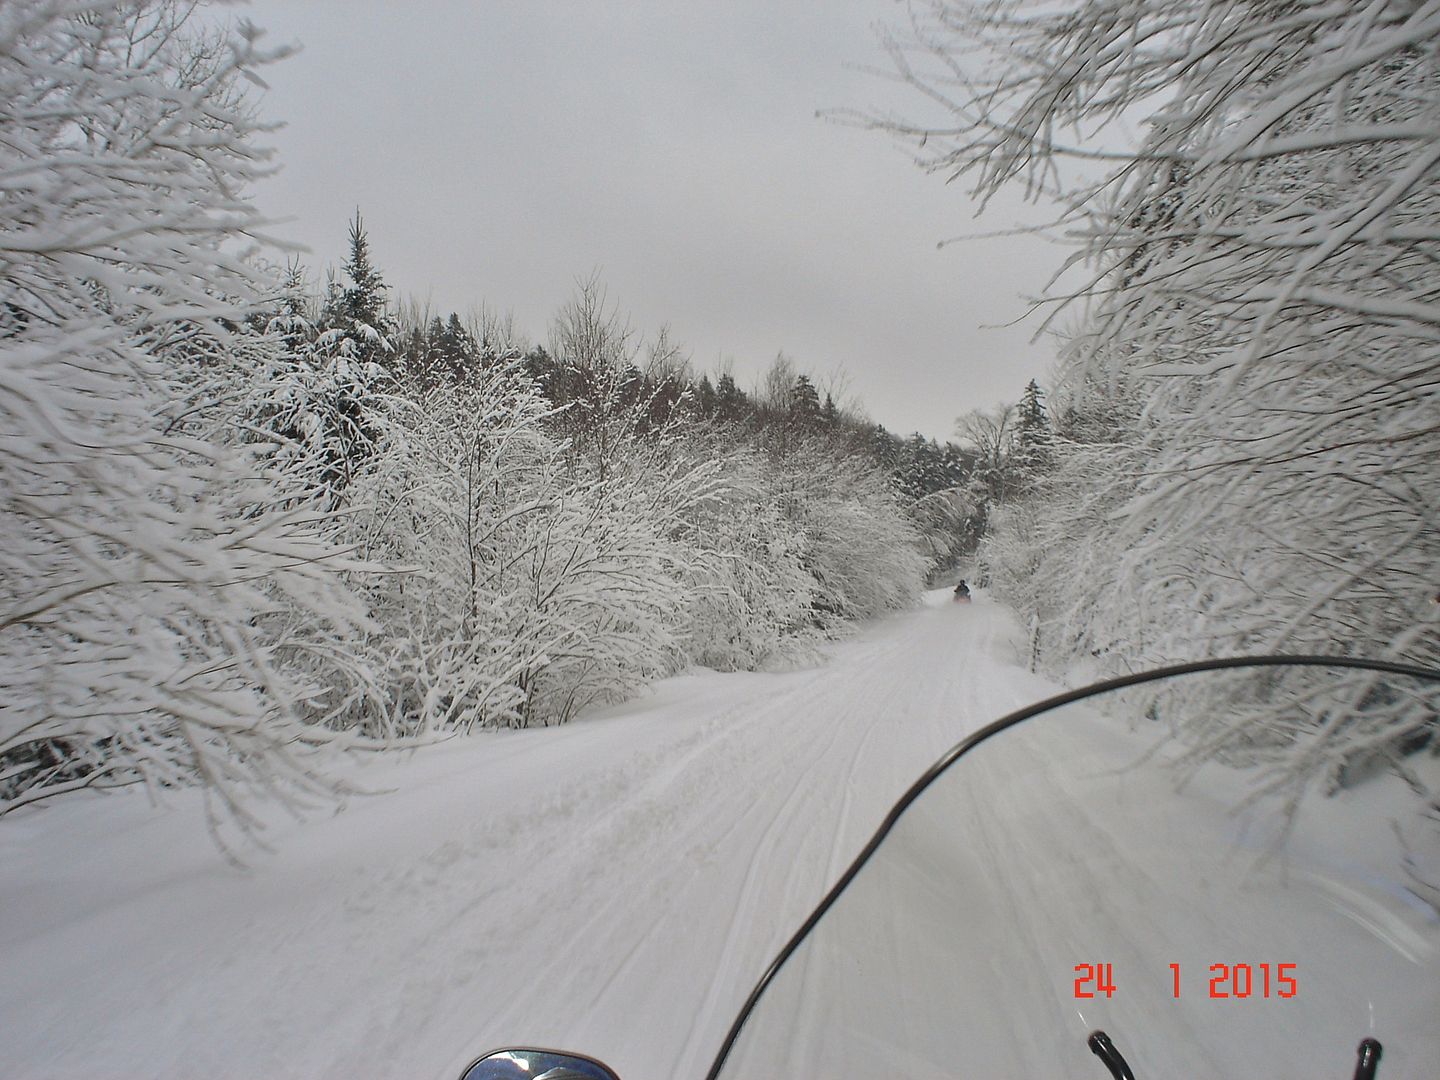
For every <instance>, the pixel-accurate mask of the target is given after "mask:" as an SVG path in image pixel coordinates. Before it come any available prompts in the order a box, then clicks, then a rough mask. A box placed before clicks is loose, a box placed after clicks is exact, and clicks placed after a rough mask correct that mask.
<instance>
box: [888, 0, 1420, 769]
mask: <svg viewBox="0 0 1440 1080" xmlns="http://www.w3.org/2000/svg"><path fill="white" fill-rule="evenodd" d="M892 46H893V47H892V56H893V57H894V60H895V62H896V64H897V65H898V69H899V71H900V73H901V75H902V77H904V78H905V79H907V80H909V81H911V82H912V83H913V84H914V85H915V86H917V87H918V88H920V89H921V90H922V91H923V92H924V93H925V94H926V95H927V97H928V99H929V100H930V101H931V102H932V103H934V104H936V105H938V106H939V107H940V108H942V109H943V110H944V112H945V114H946V115H945V119H944V121H943V122H942V123H938V124H933V125H930V124H921V125H914V126H906V125H903V124H897V123H894V122H892V121H888V120H885V119H883V118H880V119H876V120H875V121H874V122H875V123H876V124H878V125H879V126H882V127H885V128H887V129H889V130H891V131H899V132H901V133H903V134H906V135H908V136H912V137H914V138H915V139H916V140H917V142H918V143H919V144H920V145H922V146H923V147H924V149H923V151H922V153H923V154H924V155H925V160H926V162H927V164H928V165H929V166H930V167H931V168H934V169H936V170H940V171H943V172H945V173H946V174H947V175H950V176H952V177H954V176H968V177H970V178H971V179H972V180H973V181H974V185H975V190H976V191H977V192H978V193H979V194H980V195H981V196H982V197H987V196H989V195H992V194H993V193H995V192H996V191H998V190H1000V189H1001V188H1002V187H1005V186H1007V185H1009V184H1011V183H1012V182H1013V183H1019V184H1022V185H1024V186H1025V187H1027V188H1028V190H1030V191H1031V192H1035V193H1039V192H1043V193H1047V194H1051V195H1055V196H1057V197H1058V199H1059V201H1060V206H1061V209H1062V213H1063V215H1064V217H1065V219H1066V221H1067V223H1068V225H1069V226H1070V229H1071V231H1072V233H1075V234H1078V235H1079V236H1080V237H1081V239H1082V242H1083V243H1084V250H1083V251H1082V255H1083V256H1084V258H1085V260H1086V263H1087V265H1088V266H1089V271H1088V272H1089V274H1090V277H1089V279H1088V282H1087V283H1085V284H1083V285H1082V286H1081V287H1080V288H1078V289H1076V290H1075V291H1074V294H1073V295H1074V297H1075V298H1078V299H1081V300H1083V301H1084V302H1085V304H1086V305H1087V307H1086V313H1085V322H1084V324H1083V326H1082V328H1081V330H1080V332H1079V333H1078V335H1077V336H1076V338H1075V339H1074V341H1073V344H1072V347H1071V348H1070V350H1069V353H1068V359H1067V362H1066V368H1065V370H1064V371H1063V372H1062V379H1061V382H1062V384H1063V385H1065V386H1067V387H1068V388H1067V389H1066V395H1067V397H1068V402H1067V408H1070V409H1073V410H1074V413H1075V415H1076V416H1077V417H1080V418H1090V419H1100V420H1101V427H1102V429H1103V426H1104V424H1109V423H1111V422H1112V421H1118V425H1119V426H1112V427H1111V428H1110V432H1109V434H1107V435H1105V436H1104V439H1105V440H1106V441H1109V442H1110V443H1111V444H1112V445H1116V446H1121V447H1125V448H1126V449H1125V450H1124V452H1122V453H1121V454H1120V455H1119V460H1121V461H1122V462H1123V463H1124V465H1125V466H1126V468H1128V469H1129V470H1130V472H1129V475H1128V476H1125V475H1121V474H1119V473H1117V472H1116V471H1115V469H1114V468H1113V467H1112V466H1111V465H1109V464H1107V463H1105V462H1102V461H1099V460H1098V459H1097V458H1096V456H1095V455H1094V453H1093V452H1092V448H1093V447H1094V446H1095V445H1097V443H1096V442H1095V441H1092V440H1091V439H1090V438H1088V437H1087V438H1081V439H1078V440H1075V445H1073V446H1071V447H1069V448H1067V447H1066V446H1065V445H1063V441H1064V440H1063V433H1062V441H1061V444H1058V445H1057V454H1058V456H1059V457H1060V458H1061V459H1065V458H1068V459H1069V460H1068V463H1067V462H1066V461H1064V460H1062V461H1061V462H1060V464H1059V466H1058V467H1059V474H1060V475H1065V476H1069V477H1070V478H1071V479H1072V480H1083V479H1084V478H1083V477H1080V476H1077V474H1076V469H1075V466H1076V464H1077V463H1083V462H1088V463H1089V464H1091V465H1092V466H1094V468H1095V473H1094V475H1093V476H1092V477H1091V479H1090V481H1089V486H1090V489H1091V491H1092V493H1093V496H1092V497H1091V498H1088V499H1087V498H1076V499H1075V500H1073V501H1072V502H1071V503H1070V504H1069V505H1068V509H1065V504H1064V503H1063V502H1061V501H1060V500H1057V499H1052V500H1051V503H1050V507H1051V509H1052V510H1053V511H1054V512H1061V511H1062V509H1063V512H1064V513H1066V514H1069V515H1071V516H1070V517H1069V519H1068V521H1066V522H1065V527H1064V528H1063V529H1061V530H1060V532H1061V537H1060V539H1061V545H1062V546H1061V548H1059V549H1051V550H1052V551H1056V552H1057V553H1058V552H1060V551H1063V552H1064V553H1065V556H1066V557H1065V558H1064V560H1063V562H1064V563H1065V565H1063V566H1059V565H1053V564H1052V567H1051V570H1050V571H1046V570H1045V569H1044V566H1043V564H1042V567H1041V568H1040V569H1039V570H1037V571H1036V572H1037V573H1040V574H1045V573H1047V572H1048V573H1053V574H1054V576H1053V577H1052V578H1051V579H1050V580H1051V581H1052V582H1054V583H1056V584H1057V585H1058V584H1060V583H1061V582H1062V581H1063V578H1064V576H1068V577H1069V578H1070V579H1071V580H1079V581H1084V582H1089V583H1097V584H1094V586H1093V587H1094V588H1095V589H1097V590H1099V592H1100V595H1096V596H1094V597H1092V599H1093V600H1095V602H1094V603H1085V602H1082V601H1081V598H1080V596H1079V595H1078V594H1076V593H1074V592H1072V593H1071V597H1072V602H1071V603H1070V604H1069V607H1068V609H1067V610H1065V611H1061V612H1056V613H1055V617H1056V618H1057V620H1059V621H1058V622H1057V623H1056V625H1055V627H1054V629H1055V631H1056V632H1055V633H1054V634H1053V635H1052V639H1053V640H1056V641H1058V642H1061V643H1067V644H1071V645H1073V647H1074V648H1075V649H1077V650H1084V651H1085V652H1094V653H1099V654H1100V655H1102V656H1103V657H1106V658H1107V659H1108V660H1109V661H1110V662H1111V663H1113V664H1115V665H1116V666H1117V667H1128V666H1130V665H1133V664H1135V663H1136V662H1143V661H1145V660H1159V659H1175V658H1183V657H1191V656H1197V655H1211V654H1215V653H1223V652H1231V651H1255V650H1288V651H1320V652H1344V653H1355V654H1370V655H1381V656H1391V657H1403V658H1406V659H1410V660H1416V661H1422V662H1428V663H1430V664H1435V663H1437V662H1440V632H1437V630H1440V607H1437V606H1436V605H1435V604H1434V603H1432V595H1433V591H1434V580H1433V579H1434V568H1435V566H1436V565H1437V564H1440V528H1437V517H1436V514H1437V510H1436V508H1437V506H1440V470H1437V469H1436V468H1435V467H1434V462H1435V461H1436V460H1440V426H1437V425H1436V423H1435V416H1436V415H1437V412H1440V386H1437V383H1436V380H1435V377H1434V373H1435V371H1436V370H1437V369H1440V344H1437V340H1436V336H1435V326H1436V325H1437V322H1440V297H1437V294H1436V290H1435V266H1436V261H1437V256H1440V164H1437V163H1440V82H1437V78H1436V70H1437V68H1436V62H1437V57H1440V11H1437V10H1436V9H1435V7H1434V6H1433V5H1429V4H1425V3H1410V2H1402V0H1374V2H1371V3H1360V4H1354V5H1342V6H1338V7H1335V6H1325V5H1303V4H1302V5H1276V4H1274V3H1270V2H1268V0H1242V2H1230V0H1179V2H1176V0H1163V2H1162V0H1139V2H1136V3H1132V4H1126V5H1123V6H1120V7H1117V6H1116V5H1114V4H1111V3H1107V2H1103V0H1079V2H1073V3H1067V4H1061V5H1058V6H1057V5H1054V4H1047V3H1041V2H1029V0H1002V2H999V3H985V4H973V5H972V4H962V3H949V2H935V3H932V4H930V5H928V6H927V7H925V8H924V10H923V11H922V12H921V13H919V14H917V16H916V17H915V19H914V20H913V22H912V24H911V27H910V29H909V30H908V31H907V32H906V34H905V35H904V37H903V38H901V37H897V38H896V39H894V40H893V41H892ZM1135 120H1143V123H1142V124H1140V125H1139V126H1138V128H1136V127H1135V126H1134V125H1133V121H1135ZM1122 123H1123V124H1124V126H1126V127H1130V128H1131V129H1132V130H1138V131H1140V132H1141V136H1140V139H1139V141H1138V142H1127V137H1126V136H1125V135H1124V134H1123V132H1122V131H1121V127H1122ZM1117 389H1120V390H1123V392H1124V393H1125V394H1127V395H1130V397H1129V400H1130V401H1133V402H1137V403H1138V407H1136V408H1134V409H1130V408H1129V407H1128V405H1127V404H1124V403H1122V404H1121V405H1120V407H1118V408H1113V406H1114V404H1115V401H1116V391H1117ZM1107 411H1108V414H1109V416H1110V418H1111V419H1110V420H1104V419H1103V418H1104V417H1105V415H1106V414H1107ZM1061 426H1062V428H1063V426H1064V425H1061ZM1050 490H1051V491H1052V493H1054V490H1055V489H1054V488H1053V487H1052V488H1051V489H1050ZM1100 505H1104V506H1106V507H1107V509H1108V513H1106V514H1105V515H1103V516H1099V517H1097V516H1096V515H1095V513H1094V511H1095V508H1096V507H1097V506H1100ZM1092 530H1093V531H1092ZM1063 652H1064V646H1062V650H1061V653H1062V655H1063ZM1368 685H1369V680H1365V679H1362V678H1360V677H1357V678H1356V689H1355V693H1354V695H1353V699H1354V701H1355V703H1356V708H1355V710H1354V711H1353V712H1352V713H1351V714H1349V715H1348V716H1327V717H1313V716H1306V715H1304V714H1303V710H1301V713H1300V714H1299V715H1296V716H1289V717H1286V718H1284V719H1283V720H1282V721H1280V722H1279V723H1280V725H1281V726H1282V727H1284V726H1285V725H1289V726H1288V728H1286V730H1289V731H1291V732H1308V733H1310V734H1311V735H1312V736H1314V737H1315V738H1316V739H1317V740H1318V742H1317V743H1316V744H1315V745H1316V746H1317V747H1318V749H1316V750H1315V752H1313V753H1312V752H1309V751H1307V752H1306V753H1304V754H1298V753H1297V754H1295V755H1293V756H1289V757H1287V754H1289V751H1287V750H1286V749H1285V746H1286V742H1287V740H1285V739H1279V740H1275V741H1273V742H1269V743H1267V742H1265V740H1263V739H1262V740H1256V739H1255V738H1254V732H1255V731H1257V730H1260V728H1258V727H1257V726H1256V723H1255V722H1254V712H1253V710H1251V709H1227V710H1224V711H1223V712H1224V715H1226V716H1228V717H1230V718H1231V720H1232V724H1231V726H1228V727H1227V728H1225V730H1224V732H1223V733H1221V734H1217V733H1216V732H1214V731H1213V730H1211V731H1209V732H1208V734H1207V735H1206V745H1207V746H1209V747H1210V748H1211V750H1213V751H1214V752H1217V753H1219V752H1223V751H1224V749H1225V746H1226V740H1227V739H1228V740H1232V741H1233V742H1234V743H1235V744H1237V745H1243V746H1246V747H1249V748H1251V749H1253V750H1254V751H1255V752H1256V753H1258V754H1261V755H1262V756H1268V759H1269V760H1272V761H1274V762H1275V763H1276V768H1277V775H1279V776H1280V777H1282V778H1285V779H1286V780H1287V781H1288V782H1294V783H1304V782H1305V781H1306V780H1307V779H1309V778H1311V777H1313V776H1314V775H1315V774H1316V773H1317V772H1319V771H1324V770H1326V769H1330V768H1335V767H1338V766H1339V764H1341V763H1343V762H1344V761H1345V760H1346V759H1347V757H1348V756H1350V755H1353V754H1369V753H1375V752H1380V753H1392V754H1394V755H1398V754H1399V753H1400V752H1401V749H1400V748H1404V747H1412V748H1413V746H1414V743H1415V737H1416V735H1417V733H1423V732H1424V731H1426V730H1430V729H1428V728H1427V727H1426V725H1433V721H1432V720H1431V719H1429V718H1430V717H1433V714H1434V707H1433V703H1431V704H1429V705H1428V706H1427V705H1426V704H1425V703H1423V702H1414V701H1411V702H1409V703H1408V704H1407V705H1406V706H1405V707H1397V708H1394V709H1389V708H1387V709H1381V710H1377V709H1375V708H1373V707H1372V708H1362V707H1361V705H1360V703H1362V702H1366V701H1371V702H1373V701H1374V698H1373V697H1372V696H1367V695H1368V694H1369V693H1370V691H1369V689H1367V687H1368ZM1273 689H1274V688H1273V687H1272V690H1273ZM1297 697H1298V698H1302V699H1303V694H1298V692H1297ZM1285 699H1286V696H1285V694H1283V693H1280V692H1278V691H1277V692H1275V693H1272V695H1271V696H1270V698H1269V699H1268V700H1269V701H1270V702H1271V703H1272V704H1273V703H1274V702H1277V701H1283V700H1285ZM1267 707H1268V706H1267ZM1362 714H1363V715H1362ZM1272 719H1273V717H1272Z"/></svg>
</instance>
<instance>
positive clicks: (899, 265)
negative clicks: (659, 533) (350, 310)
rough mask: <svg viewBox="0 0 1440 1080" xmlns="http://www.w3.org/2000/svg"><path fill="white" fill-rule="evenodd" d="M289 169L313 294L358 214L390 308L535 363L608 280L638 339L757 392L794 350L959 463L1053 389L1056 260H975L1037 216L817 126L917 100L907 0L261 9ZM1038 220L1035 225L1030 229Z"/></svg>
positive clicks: (873, 143) (872, 141) (330, 0)
mask: <svg viewBox="0 0 1440 1080" xmlns="http://www.w3.org/2000/svg"><path fill="white" fill-rule="evenodd" d="M242 11H243V12H244V13H245V14H246V15H247V16H248V17H249V18H250V19H251V20H253V21H254V22H255V23H256V24H257V25H259V26H261V27H263V28H265V29H266V30H267V35H266V38H265V40H266V42H267V43H268V44H282V43H298V44H300V45H301V46H303V48H302V51H301V52H300V53H299V54H298V55H296V56H294V57H291V58H290V59H288V60H286V61H284V62H283V63H281V64H278V65H274V66H272V67H270V68H268V69H266V71H265V72H264V75H265V78H266V80H267V82H269V84H270V90H269V91H268V92H267V93H266V94H265V95H264V97H263V100H262V105H261V107H262V111H263V113H264V115H265V116H266V117H267V118H268V119H272V120H280V121H284V122H285V124H286V126H285V127H284V128H283V129H282V130H281V131H279V132H277V133H276V134H275V135H274V136H273V137H272V139H271V141H272V143H273V144H274V145H275V146H276V147H277V149H278V150H279V161H280V163H281V165H282V166H283V167H282V169H281V171H280V173H279V175H278V176H277V177H276V178H274V179H273V180H269V181H267V182H266V183H265V184H264V186H263V187H262V188H261V189H260V191H259V192H258V199H259V203H260V206H261V208H262V210H264V211H265V212H266V213H267V214H269V215H270V216H272V217H279V218H282V219H287V220H286V224H284V225H283V226H281V227H279V228H276V229H275V230H274V231H275V232H276V233H277V234H278V235H280V236H282V237H284V238H286V239H288V240H292V241H295V242H298V243H300V244H303V245H305V246H306V247H307V248H308V249H309V251H310V254H309V255H308V256H306V257H305V260H306V262H307V264H308V265H309V266H310V267H311V268H312V271H313V272H314V273H315V274H316V276H321V275H323V270H324V268H325V267H326V266H327V265H334V264H338V263H339V262H340V261H342V260H343V258H344V255H345V235H346V224H347V221H348V219H349V218H350V217H351V215H352V214H353V213H354V210H355V208H356V207H357V206H358V207H359V208H360V210H361V212H362V213H363V215H364V218H365V224H366V227H367V229H368V231H369V234H370V239H371V250H372V253H373V255H374V258H375V261H376V263H377V265H378V266H379V267H380V268H381V270H382V271H383V272H384V274H385V277H386V280H387V281H388V282H389V283H390V284H391V285H392V286H393V287H394V288H395V290H396V291H397V293H399V294H402V295H412V296H415V297H417V298H419V299H421V300H427V299H428V300H429V302H430V303H431V305H432V307H433V308H434V309H435V310H437V311H438V312H440V313H442V314H443V313H448V312H449V311H451V310H457V311H460V312H461V313H465V312H467V311H469V310H470V309H472V308H474V307H478V306H479V305H480V304H482V303H483V304H485V305H487V306H489V307H491V308H494V309H498V310H500V311H507V310H508V311H511V312H513V314H514V316H515V319H516V322H517V324H518V326H519V327H520V329H521V330H522V331H524V332H525V333H526V334H527V335H528V336H529V337H530V338H531V339H532V340H534V341H539V342H542V343H543V342H544V341H545V340H546V338H547V336H548V326H549V322H550V319H551V317H552V315H553V314H554V312H555V311H556V309H557V308H558V307H559V306H560V305H561V304H562V303H564V302H565V301H566V300H567V299H568V298H569V297H570V296H572V295H573V293H574V291H575V284H576V280H577V279H579V278H583V277H586V276H588V275H589V274H590V273H591V272H592V271H598V272H599V273H600V275H601V278H602V280H603V281H604V283H605V284H606V286H607V287H608V290H609V296H610V298H611V299H612V300H613V301H614V302H616V304H617V305H618V306H619V309H620V311H621V312H622V314H624V315H625V316H627V317H628V318H629V320H630V322H631V324H632V325H633V327H634V328H635V330H636V331H637V332H638V333H639V334H640V335H642V336H643V337H644V338H647V339H648V338H650V337H653V335H654V333H655V332H656V331H657V330H658V329H659V327H660V326H661V324H662V323H668V324H669V326H670V329H671V334H672V337H673V338H674V339H675V340H676V341H678V342H679V343H681V344H682V345H683V346H684V347H685V348H686V349H687V351H688V352H689V353H690V354H691V358H692V363H693V365H694V366H695V367H696V368H697V369H701V370H713V369H714V368H715V367H716V366H717V364H718V363H719V362H720V361H721V360H722V359H726V358H728V359H729V360H730V361H731V362H732V363H733V370H734V372H735V375H736V378H737V381H739V382H740V384H741V385H742V386H747V387H748V386H750V385H752V384H753V382H754V381H755V380H756V378H757V377H758V376H759V374H760V372H761V371H763V370H764V368H765V367H767V366H768V365H769V363H770V361H771V360H772V359H773V358H774V356H775V354H776V353H777V352H778V351H781V350H783V351H784V352H785V353H786V354H787V355H788V356H790V357H792V358H793V360H794V361H795V363H796V365H797V366H798V367H799V368H800V369H801V370H810V371H812V372H813V373H814V374H815V376H816V377H817V381H819V382H820V384H821V385H822V386H823V385H824V384H825V383H826V381H827V379H830V378H832V377H833V376H834V375H835V374H837V373H839V374H842V375H843V377H844V380H845V384H846V386H847V389H848V392H849V394H851V395H852V396H854V397H858V398H859V399H860V401H861V402H862V403H863V406H864V408H865V409H866V411H867V412H868V413H869V415H870V416H871V417H872V418H873V419H874V420H875V421H877V422H879V423H883V424H884V425H885V426H886V427H888V428H890V429H891V430H892V431H896V432H900V433H908V432H911V431H915V430H918V431H922V432H924V433H925V434H926V435H930V436H934V437H937V438H940V439H944V438H947V437H949V436H950V435H951V434H952V431H953V425H954V420H955V417H956V416H958V415H959V414H960V413H962V412H964V411H966V410H967V409H970V408H974V407H980V406H989V405H991V404H993V403H995V402H996V401H999V400H1007V401H1011V400H1014V399H1016V398H1017V397H1018V396H1019V394H1020V391H1021V389H1022V388H1023V386H1024V385H1025V383H1026V381H1027V380H1028V379H1030V378H1031V377H1038V378H1040V379H1041V380H1042V382H1043V381H1044V376H1045V374H1046V371H1047V370H1048V368H1049V366H1050V363H1051V360H1052V357H1053V346H1052V345H1051V344H1050V343H1049V342H1047V341H1045V340H1043V339H1042V340H1041V341H1039V342H1037V343H1034V344H1032V343H1031V342H1030V340H1029V339H1030V337H1031V335H1032V334H1033V332H1034V330H1035V323H1034V322H1033V320H1032V321H1028V322H1026V323H1025V324H1023V325H1021V326H1019V327H1013V326H1012V327H1007V328H997V329H987V328H985V327H986V326H989V325H993V324H997V323H1005V322H1010V321H1011V320H1013V319H1015V318H1017V317H1018V316H1020V315H1021V314H1022V313H1023V312H1024V310H1025V306H1026V305H1025V304H1024V300H1023V297H1024V296H1026V295H1033V294H1035V293H1037V292H1039V291H1040V290H1041V289H1042V288H1043V286H1044V284H1045V281H1046V280H1047V278H1048V277H1049V275H1050V273H1051V271H1052V270H1053V269H1054V267H1055V266H1056V265H1057V264H1058V263H1059V261H1060V260H1061V259H1062V258H1063V256H1064V251H1063V249H1061V248H1058V247H1056V246H1053V245H1050V244H1047V243H1045V242H1043V241H1041V240H1038V239H1034V238H1014V237H1009V238H1003V239H997V240H984V241H978V240H977V241H966V242H964V243H960V244H953V245H949V246H947V247H945V248H944V249H941V250H937V247H936V243H937V241H939V240H941V239H944V238H947V237H952V236H955V235H957V234H964V233H971V232H978V231H992V230H995V229H1000V228H1005V227H1009V226H1012V225H1014V224H1016V223H1018V222H1020V221H1022V220H1029V221H1037V220H1039V219H1040V218H1041V216H1042V215H1041V213H1040V212H1038V211H1036V210H1035V209H1033V208H1028V207H1024V206H1021V205H1019V204H1016V203H1006V204H996V205H992V208H991V210H990V211H989V212H988V213H987V214H986V216H985V217H984V218H983V219H980V220H979V221H977V220H976V219H975V218H974V217H973V214H974V208H973V205H972V203H971V201H970V200H969V198H968V197H967V195H966V192H965V191H964V190H962V189H961V188H960V187H958V186H955V185H948V186H947V185H946V184H945V183H944V182H943V180H942V178H940V177H938V176H928V175H926V174H925V173H924V172H923V171H922V170H920V169H919V168H918V167H916V166H915V164H914V163H913V161H912V160H911V158H910V157H909V156H908V155H907V153H906V152H905V151H904V150H903V149H901V148H899V147H898V146H897V145H896V144H895V143H894V142H892V141H891V140H889V139H888V138H887V137H886V136H884V135H881V134H877V133H873V132H865V131H860V130H857V129H854V128H848V127H844V126H841V125H837V124H835V123H832V122H827V121H825V120H821V119H817V117H816V115H815V114H816V111H817V110H819V109H831V108H839V107H845V106H860V107H873V106H881V107H887V108H890V109H892V110H895V111H899V112H902V113H906V114H907V115H910V114H915V115H918V114H920V113H922V112H923V109H924V104H923V102H922V101H921V100H920V99H919V98H918V96H916V95H915V94H914V92H913V91H906V90H904V88H901V87H897V86H895V85H893V84H891V83H889V82H886V81H885V80H883V79H881V78H879V77H878V76H876V75H873V74H869V73H866V72H864V71H862V70H857V69H858V68H859V67H861V66H863V65H872V66H873V65H882V66H883V65H884V64H885V57H884V54H883V51H882V50H881V47H880V44H879V41H878V38H877V36H876V34H875V31H874V27H875V25H876V24H877V23H881V22H885V21H889V20H894V19H897V18H899V17H901V16H902V15H903V8H901V7H900V6H898V5H897V4H895V3H893V2H891V0H823V2H821V0H726V2H715V3H708V2H707V3H693V2H685V3H678V4H677V3H673V2H671V3H660V2H656V3H648V2H645V3H640V2H633V0H626V2H624V3H620V2H610V0H593V2H588V3H581V2H578V0H577V2H565V3H561V2H558V0H557V2H551V0H526V2H521V0H505V2H501V0H468V2H466V0H408V2H400V0H395V2H391V3H383V2H380V0H257V2H253V3H251V4H250V5H249V6H248V8H245V9H242ZM1027 211H1028V214H1027Z"/></svg>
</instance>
